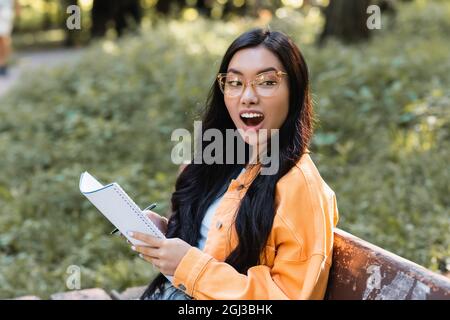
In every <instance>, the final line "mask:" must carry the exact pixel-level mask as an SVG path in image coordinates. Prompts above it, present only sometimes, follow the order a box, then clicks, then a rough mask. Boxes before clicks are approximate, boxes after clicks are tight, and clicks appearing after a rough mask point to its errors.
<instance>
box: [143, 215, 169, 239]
mask: <svg viewBox="0 0 450 320" xmlns="http://www.w3.org/2000/svg"><path fill="white" fill-rule="evenodd" d="M144 213H145V214H146V215H147V217H148V218H149V219H150V220H151V221H152V222H153V223H154V224H155V225H156V227H158V229H159V230H160V231H161V232H162V233H163V234H166V232H167V223H168V220H167V218H166V217H163V216H160V215H159V214H157V213H156V212H153V211H150V210H145V211H144Z"/></svg>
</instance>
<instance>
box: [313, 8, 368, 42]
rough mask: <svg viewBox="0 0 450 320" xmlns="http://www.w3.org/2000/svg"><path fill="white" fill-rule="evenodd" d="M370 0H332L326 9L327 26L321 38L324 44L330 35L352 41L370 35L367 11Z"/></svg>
mask: <svg viewBox="0 0 450 320" xmlns="http://www.w3.org/2000/svg"><path fill="white" fill-rule="evenodd" d="M370 2H371V1H370V0H331V1H330V4H329V5H328V7H327V8H326V9H325V27H324V29H323V31H322V34H321V35H320V38H319V43H320V44H322V43H323V42H324V40H325V39H326V38H328V37H336V38H338V39H340V40H342V41H344V42H347V43H351V42H357V41H362V40H367V39H368V38H369V36H370V33H369V31H370V30H369V29H368V28H367V25H366V22H367V18H368V17H369V16H368V14H367V13H366V10H367V7H368V6H369V5H370Z"/></svg>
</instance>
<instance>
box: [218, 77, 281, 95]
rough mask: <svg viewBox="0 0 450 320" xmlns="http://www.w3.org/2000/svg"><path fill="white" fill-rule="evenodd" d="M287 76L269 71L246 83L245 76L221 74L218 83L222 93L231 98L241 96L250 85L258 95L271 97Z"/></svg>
mask: <svg viewBox="0 0 450 320" xmlns="http://www.w3.org/2000/svg"><path fill="white" fill-rule="evenodd" d="M285 75H287V73H286V72H283V71H267V72H263V73H260V74H258V75H257V76H256V77H255V79H253V80H250V81H248V82H245V81H244V78H243V76H241V75H238V74H236V73H233V72H228V73H219V74H218V75H217V81H218V82H219V87H220V90H221V91H222V93H223V94H224V95H226V96H229V97H237V96H240V95H241V94H242V93H243V92H244V90H245V87H246V86H247V85H248V84H249V83H250V84H251V85H252V87H253V90H255V92H256V94H257V95H259V96H262V97H270V96H272V95H274V94H275V92H276V91H277V89H278V87H279V86H280V83H281V80H282V78H283V76H285Z"/></svg>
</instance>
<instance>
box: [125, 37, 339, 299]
mask: <svg viewBox="0 0 450 320" xmlns="http://www.w3.org/2000/svg"><path fill="white" fill-rule="evenodd" d="M210 128H216V129H218V130H220V131H221V132H222V133H223V134H224V136H225V130H226V129H240V130H239V132H240V134H241V136H242V139H243V140H245V141H246V144H245V146H246V155H245V156H246V160H247V161H246V163H245V164H239V163H235V164H210V165H207V164H204V163H203V164H195V162H192V163H191V164H189V165H187V166H186V167H185V168H184V170H182V172H181V173H180V175H179V177H178V180H177V182H176V185H175V192H174V193H173V195H172V199H171V200H172V212H173V214H172V215H171V217H170V219H169V220H168V224H167V221H166V220H164V219H163V218H161V217H160V216H159V215H158V214H156V213H153V212H150V213H149V216H150V217H151V218H152V220H153V221H155V222H156V223H157V224H158V225H159V226H160V227H161V229H163V231H164V232H166V237H167V239H164V240H161V239H156V238H154V237H151V236H149V235H145V234H141V233H137V232H131V233H130V235H131V236H132V237H134V238H136V239H139V240H141V241H143V242H145V243H146V245H145V246H136V247H132V249H133V250H135V251H137V252H138V253H140V256H141V257H142V258H144V259H145V260H147V261H148V262H150V263H152V264H153V265H154V266H156V267H157V268H158V269H159V271H160V272H161V274H160V275H158V276H157V277H156V278H155V279H154V280H153V281H152V282H151V283H150V285H149V287H148V288H147V290H146V292H145V293H144V294H143V296H142V297H141V299H323V297H324V294H325V290H326V286H327V280H328V272H329V269H330V266H331V258H332V248H333V228H334V227H335V226H336V223H337V220H338V209H337V204H336V196H335V193H334V192H333V190H332V189H331V188H330V187H329V186H328V185H327V184H326V183H325V181H324V180H323V179H322V178H321V176H320V174H319V172H318V170H317V168H316V166H315V165H314V163H313V161H312V159H311V157H310V155H309V150H308V145H309V143H310V140H311V136H312V131H313V109H312V103H311V99H310V92H309V80H308V69H307V66H306V63H305V61H304V59H303V57H302V55H301V53H300V51H299V49H298V48H297V46H296V45H295V44H294V43H293V42H292V40H290V39H289V38H288V37H287V36H286V35H284V34H283V33H280V32H273V31H267V30H262V29H254V30H251V31H248V32H246V33H244V34H242V35H241V36H239V37H238V38H237V39H236V40H235V41H234V42H233V43H232V44H231V45H230V47H229V48H228V50H227V51H226V53H225V56H224V57H223V60H222V63H221V65H220V69H219V74H218V77H217V81H216V82H215V83H214V84H213V86H212V88H211V91H210V94H209V97H208V101H207V110H206V113H205V115H204V118H203V129H202V130H203V131H206V130H208V129H210ZM262 129H268V130H269V129H279V131H278V132H277V134H276V135H268V140H271V139H274V138H277V140H278V141H279V151H278V152H277V154H273V155H271V161H272V162H273V161H277V162H278V170H277V171H276V172H275V173H274V174H265V175H263V174H261V172H262V169H263V168H264V167H265V166H268V165H270V164H267V163H264V164H263V163H262V161H260V160H261V159H262V157H259V156H260V155H261V154H262V153H260V152H259V151H255V150H264V148H261V149H257V148H256V147H257V145H260V146H266V147H265V150H266V151H267V150H268V149H270V150H269V151H271V148H270V147H268V146H270V145H271V144H270V145H269V144H268V143H267V142H268V140H267V141H261V139H260V140H256V141H255V140H254V139H249V137H250V136H251V135H252V134H255V132H258V131H260V130H262ZM207 146H208V143H206V142H204V143H203V144H202V150H205V148H206V147H207ZM224 150H225V151H224V153H227V152H230V149H229V148H228V149H227V147H224ZM234 151H236V150H234ZM234 155H236V153H234ZM252 159H253V160H255V161H252ZM164 275H169V276H173V280H172V283H170V282H169V281H168V280H167V279H166V277H165V276H164Z"/></svg>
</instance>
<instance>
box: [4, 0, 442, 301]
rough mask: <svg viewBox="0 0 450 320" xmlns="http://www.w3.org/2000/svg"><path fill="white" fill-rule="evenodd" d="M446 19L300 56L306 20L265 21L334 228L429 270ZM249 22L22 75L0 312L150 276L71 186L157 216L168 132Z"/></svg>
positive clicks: (154, 38)
mask: <svg viewBox="0 0 450 320" xmlns="http://www.w3.org/2000/svg"><path fill="white" fill-rule="evenodd" d="M449 21H450V4H449V3H447V2H439V3H428V2H425V1H416V2H413V3H407V4H402V5H401V7H399V10H398V17H397V21H396V22H395V24H394V23H393V22H392V23H387V24H386V25H384V26H383V29H382V30H381V31H379V33H378V34H377V35H376V36H375V37H374V38H373V39H372V40H371V41H370V42H369V43H366V44H364V45H362V44H360V45H353V46H345V45H342V44H340V43H338V42H333V41H330V42H328V43H327V44H326V45H325V46H324V47H322V48H317V47H316V46H314V45H313V44H312V43H313V41H314V40H315V38H316V36H317V34H318V32H319V30H320V27H321V25H322V23H323V20H322V19H321V16H320V13H319V12H317V11H315V10H309V11H307V12H292V13H291V14H290V15H289V16H286V17H284V18H283V19H274V20H271V21H270V26H271V28H272V29H278V30H282V31H285V32H287V33H288V34H290V35H291V36H292V38H293V39H294V41H295V42H296V43H297V44H299V46H300V48H301V50H302V51H303V53H304V55H305V58H306V60H307V62H308V64H309V67H310V71H311V76H312V90H313V93H314V101H315V108H316V113H317V118H318V122H317V127H316V132H315V136H314V140H313V145H312V148H311V149H312V152H313V153H312V157H313V159H314V161H315V162H316V164H317V166H318V168H319V170H320V172H321V174H322V176H323V177H324V179H325V180H326V181H327V183H328V184H329V185H330V186H331V187H332V189H333V190H335V192H336V194H337V199H338V206H339V212H340V224H339V227H340V228H343V229H345V230H347V231H349V232H351V233H353V234H355V235H357V236H360V237H362V238H364V239H365V240H368V241H370V242H372V243H375V244H377V245H379V246H381V247H383V248H385V249H387V250H390V251H392V252H394V253H397V254H399V255H401V256H403V257H405V258H408V259H411V260H413V261H415V262H417V263H419V264H421V265H424V266H426V267H429V268H431V269H433V270H437V269H438V266H439V265H441V264H442V263H441V261H443V260H445V259H446V258H448V257H450V233H449V230H450V219H449V213H450V212H449V208H450V199H449V197H448V195H449V193H450V171H449V170H448V160H449V159H450V137H449V133H450V114H449V105H450V90H449V88H450V60H449V59H448V54H449V43H450V22H449ZM266 23H267V21H265V20H264V21H262V20H261V19H260V20H249V19H247V20H242V21H241V20H236V21H230V22H219V21H216V22H212V21H207V20H204V19H196V20H195V21H191V22H189V21H188V22H186V21H176V20H170V21H167V22H161V23H158V24H155V25H149V26H147V27H146V28H144V29H143V30H142V35H141V36H139V37H127V38H125V39H123V40H121V41H118V42H111V41H103V42H99V43H97V44H96V45H95V46H94V47H93V48H91V49H89V51H88V52H87V53H86V54H85V56H84V57H83V59H82V60H81V61H80V62H78V63H75V64H70V65H67V66H61V67H58V68H56V69H52V70H46V69H42V70H40V71H39V72H37V73H34V74H28V75H25V76H24V77H23V78H22V80H21V82H20V84H19V85H18V86H16V87H15V89H13V90H12V91H11V92H10V93H9V94H8V95H7V96H6V97H4V98H2V101H1V102H0V119H1V121H0V154H1V155H2V157H0V168H1V175H0V208H1V209H0V210H1V214H0V268H1V271H0V297H13V296H19V295H25V294H37V295H40V296H42V297H48V295H50V294H52V293H54V292H58V291H67V290H68V289H67V288H66V286H65V283H66V278H67V276H68V274H67V273H66V271H67V268H68V267H69V266H70V265H78V266H80V267H81V268H82V275H81V285H82V288H89V287H103V288H105V289H107V290H108V289H117V290H121V289H124V288H126V287H128V286H133V285H142V284H145V283H148V282H149V280H150V279H151V278H152V277H153V276H154V274H155V273H154V271H153V270H152V268H151V267H150V265H149V264H148V263H145V262H143V261H142V260H140V259H139V258H137V257H136V256H135V255H134V254H133V253H132V252H130V251H131V250H130V249H129V247H128V245H127V244H126V243H125V241H123V239H120V238H119V237H112V236H110V235H109V231H110V230H111V229H112V225H110V224H109V223H108V222H107V221H105V219H104V218H103V217H102V215H101V214H100V213H99V212H98V211H97V210H96V209H95V208H94V207H93V206H92V205H91V204H90V203H89V202H88V201H87V200H86V199H85V198H84V197H83V196H82V195H81V194H80V193H79V191H78V179H79V176H80V174H81V172H83V171H84V170H88V171H90V172H91V173H92V174H93V175H95V176H96V177H97V178H99V179H100V180H101V181H103V182H104V183H108V182H112V181H117V182H119V183H120V184H121V185H122V186H123V187H124V189H125V190H126V191H127V192H128V193H129V194H130V195H131V196H132V197H133V198H134V199H135V200H136V202H137V204H138V205H140V206H141V207H144V206H146V205H147V204H149V203H151V202H154V201H157V202H158V203H160V206H159V207H158V209H157V210H156V211H158V212H160V213H162V214H164V213H166V212H167V211H168V207H169V199H170V194H171V192H172V191H173V184H174V181H175V178H176V173H177V169H178V168H177V166H176V165H174V164H172V163H171V161H170V154H171V149H172V147H173V146H174V144H175V143H174V142H171V141H170V135H171V132H172V130H174V129H175V128H187V129H189V130H192V125H193V121H194V119H198V115H199V112H200V111H201V110H202V106H203V103H204V101H205V98H206V94H207V91H208V89H209V87H210V86H211V84H212V82H213V81H214V77H215V73H216V72H217V70H218V67H219V63H220V59H221V57H222V55H223V53H224V51H225V49H226V47H227V46H228V44H229V43H230V41H232V40H233V39H234V38H235V37H236V36H237V35H238V34H240V33H241V32H243V31H244V30H247V29H248V28H250V27H252V26H256V25H258V26H259V25H263V24H266Z"/></svg>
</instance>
